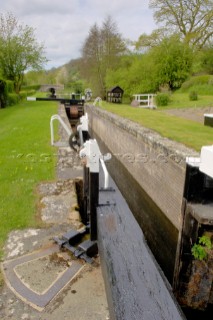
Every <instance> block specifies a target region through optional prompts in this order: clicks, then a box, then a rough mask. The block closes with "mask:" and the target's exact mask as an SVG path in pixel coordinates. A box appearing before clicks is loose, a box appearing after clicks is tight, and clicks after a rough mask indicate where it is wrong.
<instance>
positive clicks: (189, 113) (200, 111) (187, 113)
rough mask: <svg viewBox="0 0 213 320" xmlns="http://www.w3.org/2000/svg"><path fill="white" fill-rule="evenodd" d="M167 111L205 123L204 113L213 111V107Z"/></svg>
mask: <svg viewBox="0 0 213 320" xmlns="http://www.w3.org/2000/svg"><path fill="white" fill-rule="evenodd" d="M166 112H167V113H169V114H171V115H174V116H177V117H180V118H184V119H187V120H192V121H196V122H199V123H204V114H206V113H207V114H208V113H213V107H205V108H188V109H171V110H167V111H166Z"/></svg>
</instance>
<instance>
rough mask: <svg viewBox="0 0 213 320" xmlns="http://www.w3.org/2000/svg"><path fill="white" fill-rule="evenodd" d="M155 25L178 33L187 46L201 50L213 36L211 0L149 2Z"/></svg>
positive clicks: (158, 0)
mask: <svg viewBox="0 0 213 320" xmlns="http://www.w3.org/2000/svg"><path fill="white" fill-rule="evenodd" d="M149 6H150V8H152V9H153V10H154V18H155V21H156V22H157V23H160V24H161V23H162V24H163V25H165V26H166V27H167V28H168V29H169V30H170V31H172V32H174V31H176V32H177V31H178V32H180V33H181V34H182V36H183V38H184V40H185V41H186V43H188V44H192V45H193V46H196V47H200V48H202V47H203V46H204V45H205V44H206V43H207V42H208V41H209V40H210V39H211V38H212V36H213V1H212V0H173V1H171V0H150V1H149Z"/></svg>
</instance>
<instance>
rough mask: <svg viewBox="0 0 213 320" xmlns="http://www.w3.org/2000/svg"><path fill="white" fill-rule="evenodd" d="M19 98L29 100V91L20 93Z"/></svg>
mask: <svg viewBox="0 0 213 320" xmlns="http://www.w3.org/2000/svg"><path fill="white" fill-rule="evenodd" d="M19 98H20V99H26V98H27V91H20V92H19Z"/></svg>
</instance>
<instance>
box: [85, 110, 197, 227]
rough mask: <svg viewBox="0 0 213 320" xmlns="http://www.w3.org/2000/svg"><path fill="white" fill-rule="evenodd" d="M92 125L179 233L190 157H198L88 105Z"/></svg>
mask: <svg viewBox="0 0 213 320" xmlns="http://www.w3.org/2000/svg"><path fill="white" fill-rule="evenodd" d="M85 109H86V112H87V113H88V116H89V125H90V127H91V129H92V131H93V132H94V134H95V135H97V136H98V137H99V138H100V139H101V140H102V141H104V143H105V144H106V145H107V147H108V148H109V150H110V152H111V153H112V157H116V158H117V159H118V160H119V161H120V162H121V163H122V164H123V166H124V167H125V168H126V169H127V170H128V171H129V172H130V173H131V175H132V176H133V178H134V179H135V180H136V181H137V182H138V183H139V185H140V186H141V187H142V189H143V190H144V191H145V192H146V193H147V195H148V196H149V197H150V198H151V199H152V200H153V201H154V203H155V204H156V205H157V206H158V207H159V208H160V209H161V211H162V212H163V213H164V214H165V216H166V217H167V218H168V219H169V221H171V223H172V224H173V225H174V226H175V228H176V229H177V230H179V228H180V227H181V205H182V197H183V188H184V182H185V163H186V157H187V156H198V154H197V153H196V152H195V151H194V150H192V149H189V148H187V147H185V146H183V145H181V144H179V143H176V142H173V141H171V140H169V139H167V138H163V137H161V136H160V135H159V134H158V133H156V132H154V131H152V130H150V129H147V128H144V127H142V126H141V125H139V124H137V123H134V122H132V121H130V120H128V119H124V118H121V117H119V116H117V115H115V114H112V113H109V112H106V111H105V110H102V109H100V108H97V107H94V106H86V108H85Z"/></svg>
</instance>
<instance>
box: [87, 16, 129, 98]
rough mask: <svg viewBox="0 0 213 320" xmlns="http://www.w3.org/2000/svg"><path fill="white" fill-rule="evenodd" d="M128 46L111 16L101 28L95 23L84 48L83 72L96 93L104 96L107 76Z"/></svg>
mask: <svg viewBox="0 0 213 320" xmlns="http://www.w3.org/2000/svg"><path fill="white" fill-rule="evenodd" d="M125 50H126V46H125V43H124V41H123V39H122V37H121V35H120V34H119V33H118V31H117V26H116V24H115V22H114V21H113V20H112V18H111V17H107V18H106V19H105V21H104V22H103V25H102V27H101V28H99V27H98V26H97V24H94V25H93V26H92V27H91V28H90V31H89V35H88V37H87V38H86V40H85V42H84V45H83V48H82V68H81V73H82V75H83V76H84V77H85V78H86V79H87V81H88V82H89V84H91V85H92V87H93V91H94V92H95V93H96V94H99V95H101V96H102V97H104V95H105V92H106V87H105V76H106V72H107V70H108V69H111V68H112V69H113V68H114V67H115V66H116V65H117V64H118V60H119V58H120V56H121V55H122V54H123V53H124V52H125Z"/></svg>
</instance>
